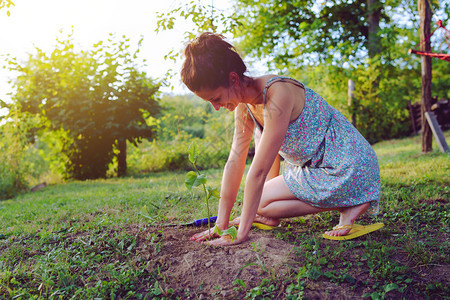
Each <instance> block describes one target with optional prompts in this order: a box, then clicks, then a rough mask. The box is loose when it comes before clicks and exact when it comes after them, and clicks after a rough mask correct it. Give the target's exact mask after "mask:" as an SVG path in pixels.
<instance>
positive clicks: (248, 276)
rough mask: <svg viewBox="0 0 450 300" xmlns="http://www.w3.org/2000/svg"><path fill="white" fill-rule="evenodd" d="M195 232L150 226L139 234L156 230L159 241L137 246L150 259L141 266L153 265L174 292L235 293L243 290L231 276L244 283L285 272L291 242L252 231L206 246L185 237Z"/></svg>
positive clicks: (232, 295) (189, 294)
mask: <svg viewBox="0 0 450 300" xmlns="http://www.w3.org/2000/svg"><path fill="white" fill-rule="evenodd" d="M198 231H199V228H181V227H175V228H170V227H166V228H158V229H153V228H150V229H148V230H147V231H146V232H145V233H144V234H143V236H142V237H144V236H147V240H148V236H153V237H155V234H156V237H157V238H158V239H159V243H160V244H159V246H157V243H153V246H148V242H147V244H140V249H139V248H138V251H142V252H144V253H142V254H143V255H144V257H145V258H146V259H148V260H149V261H150V262H151V264H149V265H148V267H147V270H148V271H149V272H150V273H151V272H154V271H155V268H159V271H160V273H161V278H163V279H164V281H165V283H164V282H160V284H161V286H162V287H163V289H164V285H165V286H167V287H170V288H173V289H174V290H175V292H176V294H177V296H181V297H187V298H194V299H197V298H203V297H206V298H208V299H210V297H211V296H212V295H216V296H218V297H219V298H234V299H235V298H241V297H243V296H245V294H243V295H242V294H241V292H239V291H238V289H239V288H238V287H239V286H238V285H233V282H234V281H235V280H236V279H240V280H242V281H243V282H244V283H245V286H246V287H247V288H248V287H255V286H258V285H260V283H261V280H262V278H265V277H272V276H273V277H274V278H275V279H276V278H277V277H278V275H283V276H285V274H286V273H287V272H288V271H289V262H290V261H292V260H293V258H294V255H293V254H292V253H293V251H292V250H293V248H294V246H293V245H291V244H289V243H287V242H285V241H282V240H279V239H276V238H274V237H273V236H272V234H271V233H269V232H265V231H253V232H251V234H250V239H249V240H248V241H247V242H246V243H243V244H240V245H234V246H228V247H212V246H208V245H204V244H200V243H196V242H192V241H189V238H190V237H191V236H192V235H193V234H194V233H196V232H198ZM182 291H183V292H184V295H182V294H181V293H180V292H182ZM206 298H205V299H206Z"/></svg>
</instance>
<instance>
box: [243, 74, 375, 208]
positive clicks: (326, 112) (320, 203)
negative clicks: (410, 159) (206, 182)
mask: <svg viewBox="0 0 450 300" xmlns="http://www.w3.org/2000/svg"><path fill="white" fill-rule="evenodd" d="M279 81H282V82H287V83H291V84H295V85H297V86H300V87H301V88H303V89H305V93H306V98H305V105H304V108H303V111H302V113H301V114H300V116H299V117H298V118H297V120H295V121H293V122H291V123H290V124H289V127H288V129H287V132H286V136H285V138H284V141H283V143H282V145H281V149H280V151H279V154H280V155H281V156H282V157H283V158H284V161H285V162H284V167H283V178H284V180H285V182H286V184H287V186H288V187H289V189H290V191H291V192H292V193H293V194H294V195H295V196H296V197H297V198H298V199H300V200H302V201H304V202H306V203H308V204H310V205H312V206H316V207H321V208H335V207H349V206H355V205H359V204H363V203H367V202H370V208H369V212H370V213H372V214H376V213H378V206H379V199H380V170H379V166H378V160H377V157H376V155H375V152H374V151H373V149H372V147H371V146H370V144H369V143H368V142H367V141H366V139H364V137H363V136H362V135H361V134H360V133H359V132H358V130H357V129H356V128H355V127H354V126H353V125H352V124H351V123H350V122H349V121H348V120H347V119H346V118H345V117H344V116H343V115H342V114H341V113H340V112H339V111H337V110H336V109H335V108H333V107H332V106H330V105H329V104H328V103H327V102H326V101H325V100H324V99H323V98H322V97H320V96H319V95H318V94H316V93H315V92H314V91H313V90H311V89H309V88H307V87H305V86H304V85H303V84H302V83H300V82H298V81H296V80H295V79H291V78H288V77H282V76H279V77H274V78H272V79H270V80H269V81H268V82H267V83H266V86H265V88H264V104H265V102H266V93H267V90H268V88H269V87H270V85H271V84H273V83H274V82H279ZM264 106H265V105H264ZM247 108H248V107H247ZM264 109H265V108H264ZM272 109H273V108H272ZM248 111H249V114H250V116H251V117H252V118H253V120H254V121H255V123H257V125H258V127H259V128H260V129H262V128H261V126H260V125H259V124H258V122H257V121H256V119H255V118H254V117H253V115H252V113H251V111H250V110H248ZM267 113H268V112H267V111H265V114H266V115H267ZM269 113H270V112H269Z"/></svg>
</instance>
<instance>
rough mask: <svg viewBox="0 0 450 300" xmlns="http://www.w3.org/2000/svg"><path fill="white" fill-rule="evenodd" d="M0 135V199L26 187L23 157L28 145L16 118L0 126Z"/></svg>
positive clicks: (25, 164)
mask: <svg viewBox="0 0 450 300" xmlns="http://www.w3.org/2000/svg"><path fill="white" fill-rule="evenodd" d="M0 137H1V138H0V199H8V198H12V197H14V196H16V195H17V194H18V193H20V192H21V191H23V190H25V189H26V188H27V182H26V174H27V163H26V160H25V159H24V158H25V151H26V149H27V147H28V145H27V144H26V136H25V134H24V133H23V131H21V123H19V122H18V121H17V119H15V120H11V121H10V122H8V123H6V124H4V125H3V126H2V127H1V128H0Z"/></svg>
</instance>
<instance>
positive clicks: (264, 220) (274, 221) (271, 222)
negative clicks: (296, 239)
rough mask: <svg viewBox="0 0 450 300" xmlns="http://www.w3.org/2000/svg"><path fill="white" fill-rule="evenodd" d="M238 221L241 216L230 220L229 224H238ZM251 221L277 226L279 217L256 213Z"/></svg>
mask: <svg viewBox="0 0 450 300" xmlns="http://www.w3.org/2000/svg"><path fill="white" fill-rule="evenodd" d="M240 221H241V218H240V217H237V218H236V219H234V220H233V221H231V222H230V224H231V225H235V226H239V223H240ZM253 222H256V223H261V224H265V225H269V226H278V225H279V224H280V219H275V218H269V217H264V216H261V215H258V214H256V216H255V219H254V220H253Z"/></svg>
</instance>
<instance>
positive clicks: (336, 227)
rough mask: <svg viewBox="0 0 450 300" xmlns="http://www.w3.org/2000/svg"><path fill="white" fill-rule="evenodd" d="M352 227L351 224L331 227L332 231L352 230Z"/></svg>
mask: <svg viewBox="0 0 450 300" xmlns="http://www.w3.org/2000/svg"><path fill="white" fill-rule="evenodd" d="M352 227H353V225H351V224H346V225H341V226H339V225H336V226H334V227H333V230H340V229H352Z"/></svg>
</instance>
